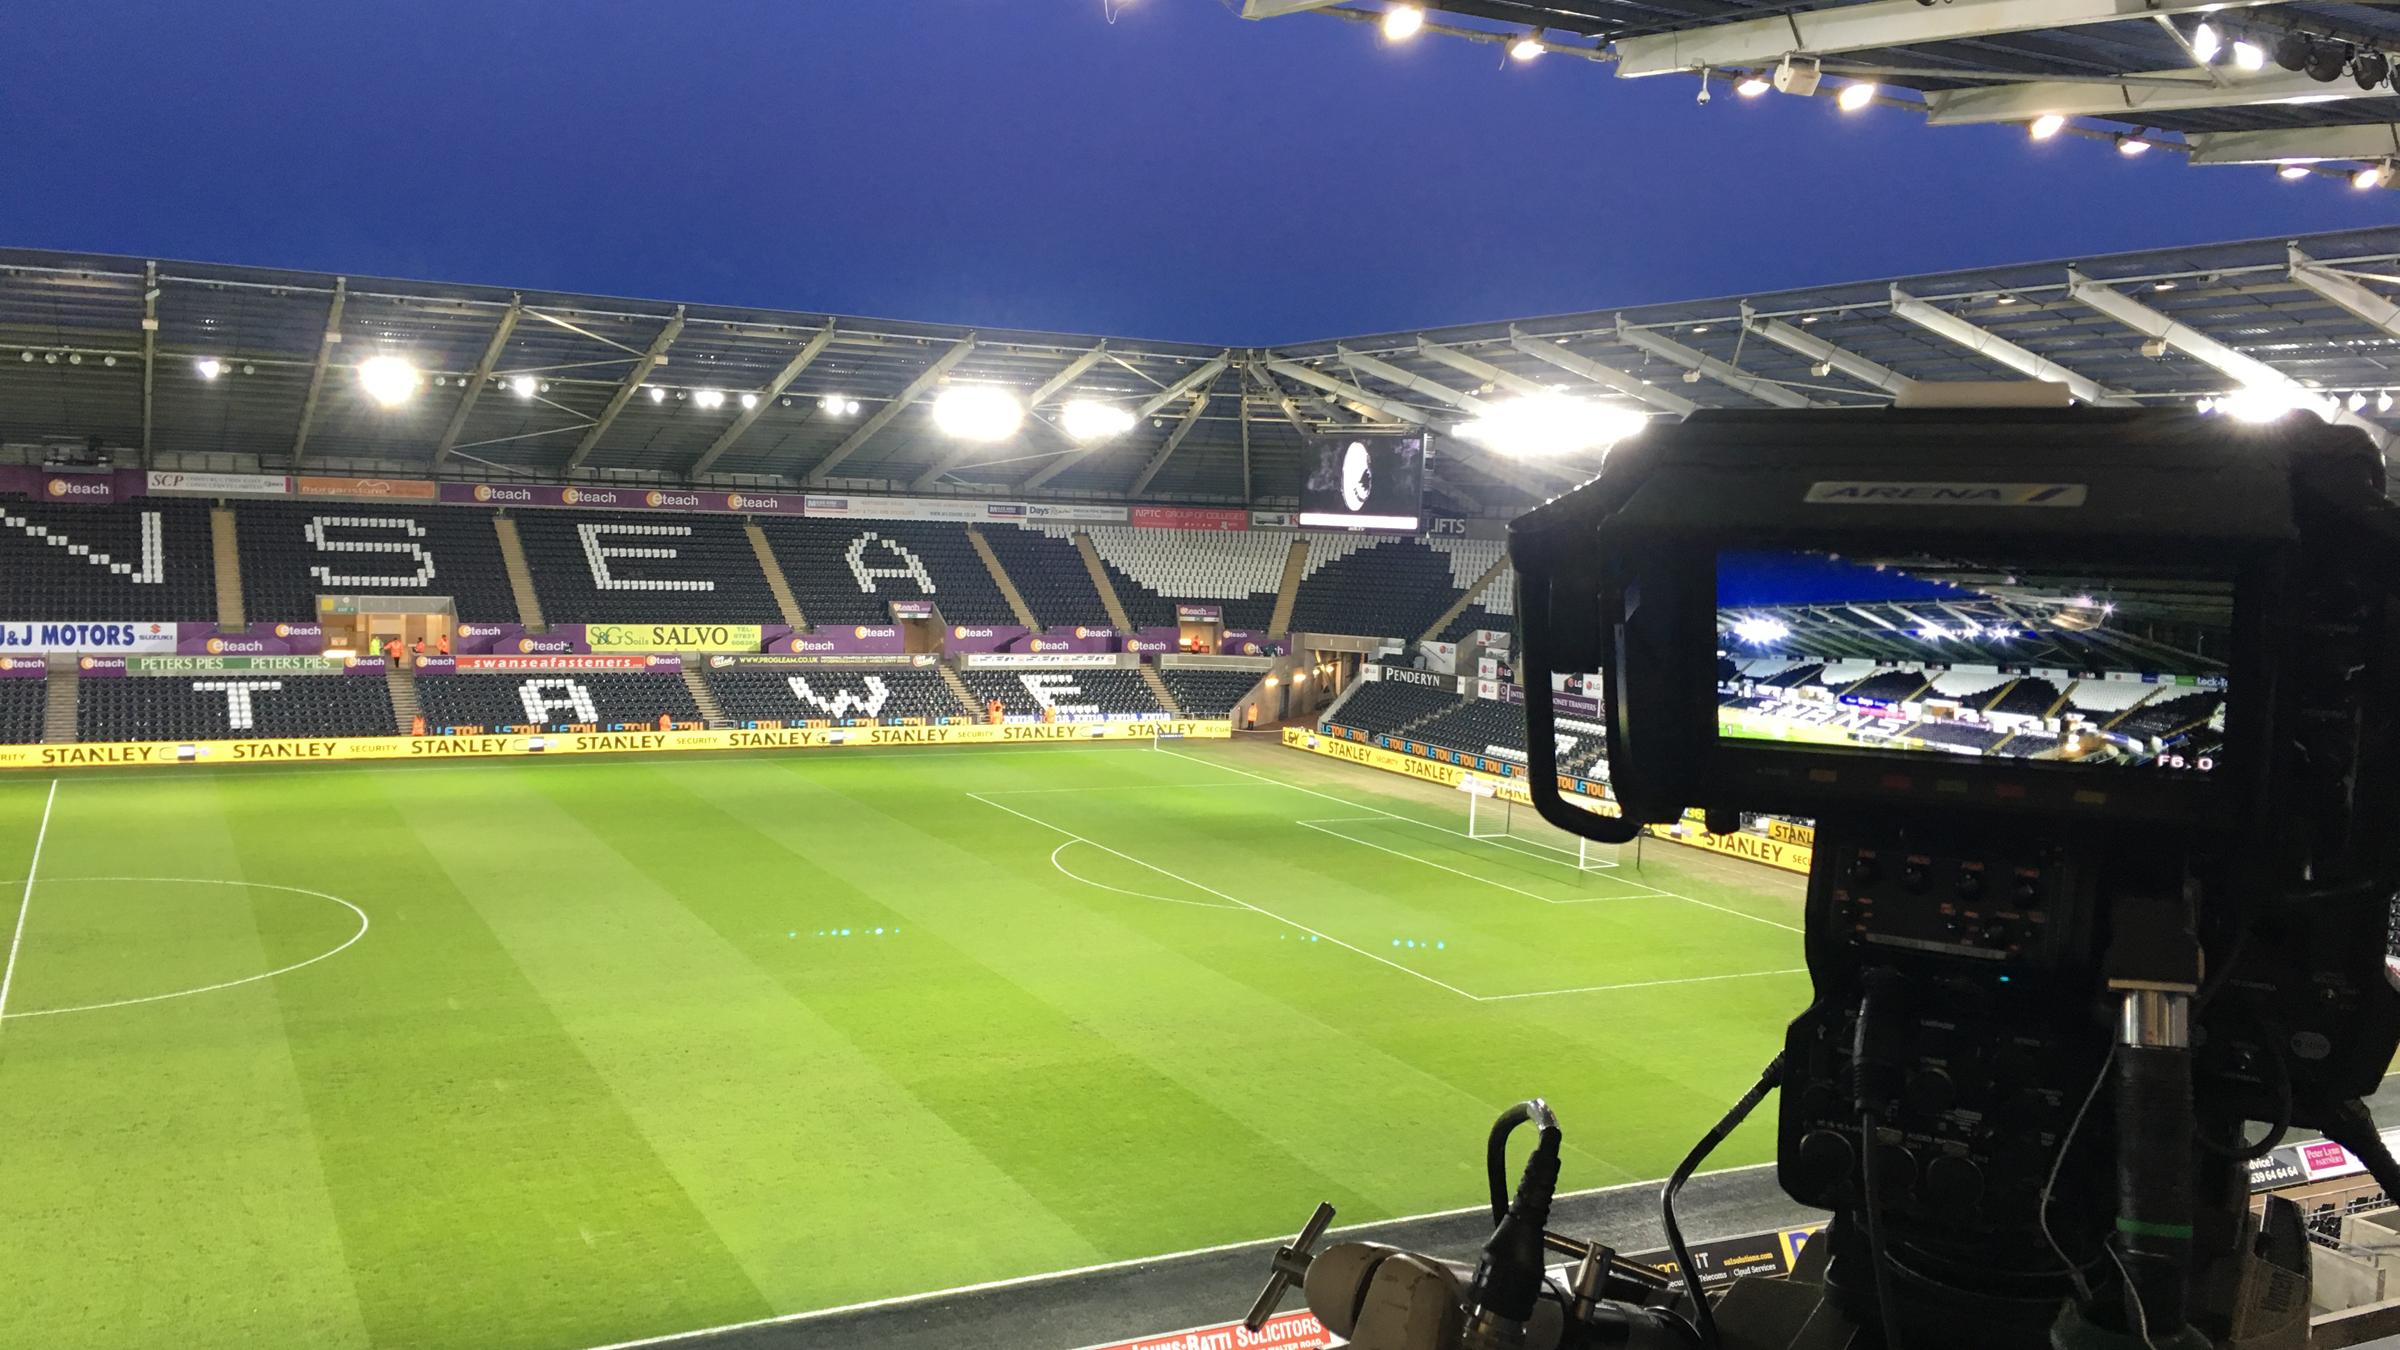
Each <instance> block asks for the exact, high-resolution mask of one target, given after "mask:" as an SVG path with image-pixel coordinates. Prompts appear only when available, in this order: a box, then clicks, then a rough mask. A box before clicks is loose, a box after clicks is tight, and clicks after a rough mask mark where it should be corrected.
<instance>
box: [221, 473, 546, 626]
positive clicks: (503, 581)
mask: <svg viewBox="0 0 2400 1350" xmlns="http://www.w3.org/2000/svg"><path fill="white" fill-rule="evenodd" d="M233 514H234V522H235V525H236V527H237V531H238V534H239V537H240V539H241V559H242V597H243V604H244V606H245V607H246V608H247V610H248V611H249V617H250V618H251V619H253V620H269V621H303V620H313V619H314V618H316V615H317V597H318V596H320V595H328V594H332V595H340V594H352V595H427V596H449V597H450V598H451V599H452V601H453V602H454V604H455V606H456V610H457V617H458V618H460V619H462V620H466V621H468V622H471V623H514V622H516V621H517V598H516V593H515V591H514V590H512V589H511V588H510V586H509V581H508V565H507V564H506V563H505V562H503V561H502V560H501V557H500V536H499V532H498V531H497V530H496V529H495V528H494V525H493V520H494V517H493V513H492V512H490V511H488V510H483V509H481V508H477V507H471V506H426V505H420V504H417V503H413V502H323V503H307V502H270V501H244V502H236V503H235V504H234V507H233Z"/></svg>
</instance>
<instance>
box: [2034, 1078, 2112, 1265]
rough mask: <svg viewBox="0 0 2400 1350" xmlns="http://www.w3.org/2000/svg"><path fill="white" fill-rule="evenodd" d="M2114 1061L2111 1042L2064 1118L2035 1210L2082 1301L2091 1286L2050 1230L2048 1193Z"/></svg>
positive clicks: (2052, 1251)
mask: <svg viewBox="0 0 2400 1350" xmlns="http://www.w3.org/2000/svg"><path fill="white" fill-rule="evenodd" d="M2116 1062H2117V1050H2116V1047H2115V1046H2114V1045H2111V1046H2110V1047H2109V1050H2108V1054H2107V1055H2106V1056H2104V1057H2102V1059H2101V1060H2100V1072H2098V1073H2096V1074H2093V1075H2092V1090H2091V1091H2089V1092H2086V1093H2084V1094H2083V1105H2081V1106H2078V1107H2076V1108H2075V1118H2074V1119H2073V1120H2071V1121H2068V1122H2067V1132H2066V1134H2065V1135H2064V1136H2062V1137H2061V1138H2060V1139H2059V1141H2058V1156H2057V1157H2054V1158H2052V1159H2051V1160H2050V1175H2049V1176H2048V1177H2047V1178H2045V1179H2044V1180H2043V1182H2042V1195H2041V1204H2040V1205H2039V1206H2038V1207H2037V1208H2036V1209H2035V1210H2034V1216H2035V1217H2036V1218H2037V1219H2038V1220H2039V1221H2040V1223H2041V1226H2042V1241H2044V1242H2047V1243H2049V1244H2050V1254H2051V1255H2053V1256H2055V1257H2057V1258H2058V1263H2059V1264H2060V1265H2061V1266H2064V1267H2066V1271H2067V1280H2068V1282H2069V1283H2071V1284H2073V1285H2074V1286H2075V1296H2076V1297H2077V1298H2078V1299H2080V1300H2082V1301H2083V1302H2085V1303H2090V1302H2091V1301H2092V1286H2091V1284H2090V1282H2089V1281H2087V1280H2085V1279H2084V1278H2083V1267H2081V1266H2079V1265H2077V1264H2075V1258H2073V1257H2071V1256H2069V1255H2067V1249H2066V1248H2064V1247H2062V1246H2060V1245H2059V1243H2058V1234H2056V1233H2054V1232H2052V1231H2050V1196H2051V1193H2052V1192H2054V1191H2056V1190H2057V1189H2058V1174H2059V1172H2060V1171H2061V1170H2062V1169H2064V1168H2065V1167H2066V1165H2067V1150H2069V1149H2071V1148H2073V1147H2075V1136H2076V1135H2078V1134H2081V1133H2083V1118H2084V1117H2085V1116H2087V1115H2089V1114H2091V1110H2092V1103H2093V1102H2096V1101H2098V1100H2099V1099H2100V1087H2101V1085H2102V1084H2104V1083H2106V1082H2107V1081H2108V1070H2109V1066H2110V1065H2112V1064H2115V1063H2116ZM2112 1255H2113V1253H2112Z"/></svg>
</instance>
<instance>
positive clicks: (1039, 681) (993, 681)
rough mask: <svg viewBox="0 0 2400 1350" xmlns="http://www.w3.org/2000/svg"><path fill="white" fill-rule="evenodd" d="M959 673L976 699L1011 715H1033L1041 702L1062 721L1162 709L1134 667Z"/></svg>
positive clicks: (1152, 714)
mask: <svg viewBox="0 0 2400 1350" xmlns="http://www.w3.org/2000/svg"><path fill="white" fill-rule="evenodd" d="M960 674H961V678H963V679H964V680H965V681H966V684H967V688H968V689H969V690H970V691H971V692H973V694H974V695H975V697H976V698H977V699H978V700H979V701H982V702H987V703H988V702H990V701H991V700H992V699H998V700H1000V706H1001V708H1002V709H1003V710H1004V711H1006V712H1007V714H1008V715H1009V716H1011V717H1036V718H1038V717H1040V716H1041V715H1042V710H1043V709H1044V708H1048V709H1051V710H1052V711H1054V712H1055V713H1057V715H1058V720H1059V721H1061V722H1088V721H1096V720H1100V719H1103V718H1123V717H1161V716H1164V715H1165V712H1166V710H1165V709H1163V708H1161V707H1159V706H1158V698H1157V696H1156V695H1154V694H1152V693H1151V692H1150V686H1149V685H1148V684H1147V683H1146V682H1144V681H1143V679H1142V677H1141V673H1140V672H1138V671H1132V670H969V671H962V672H961V673H960Z"/></svg>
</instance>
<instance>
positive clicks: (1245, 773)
mask: <svg viewBox="0 0 2400 1350" xmlns="http://www.w3.org/2000/svg"><path fill="white" fill-rule="evenodd" d="M1158 753H1159V754H1162V755H1173V756H1174V757H1175V758H1177V759H1188V760H1190V761H1191V762H1193V763H1194V764H1206V765H1208V766H1209V767H1210V768H1212V769H1221V770H1223V771H1224V772H1226V773H1238V774H1240V775H1241V776H1242V777H1244V778H1255V779H1257V780H1258V781H1259V782H1262V783H1268V784H1272V785H1273V786H1275V787H1279V788H1290V789H1291V790H1292V791H1294V792H1305V793H1307V794H1308V795H1309V796H1311V797H1323V798H1324V799H1325V800H1327V801H1329V802H1340V803H1341V804H1342V805H1344V806H1347V807H1350V808H1352V809H1353V810H1358V811H1373V812H1375V813H1377V814H1378V815H1384V816H1389V817H1391V818H1392V819H1393V820H1405V821H1407V822H1408V823H1409V824H1411V825H1422V826H1424V827H1426V828H1427V829H1433V830H1440V831H1442V832H1443V833H1445V834H1461V833H1462V832H1461V831H1458V830H1453V829H1451V828H1450V827H1449V826H1447V825H1437V824H1435V823H1434V822H1432V821H1430V820H1420V819H1418V818H1417V817H1415V816H1408V815H1402V814H1401V813H1400V812H1398V811H1386V810H1384V809H1383V808H1382V807H1380V806H1370V805H1368V804H1367V803H1365V802H1354V801H1350V800H1348V799H1347V798H1343V797H1336V796H1334V795H1333V794H1332V793H1330V792H1319V791H1317V790H1316V789H1315V788H1311V787H1302V786H1300V785H1299V784H1298V783H1286V782H1284V781H1283V780H1282V779H1280V778H1269V777H1267V776H1266V775H1265V774H1263V773H1252V772H1250V771H1249V770H1248V769H1237V768H1235V767H1234V766H1232V765H1231V764H1219V763H1217V762H1216V761H1215V760H1213V759H1202V758H1200V757H1199V756H1198V755H1187V754H1185V753H1184V752H1182V751H1181V750H1165V749H1161V750H1160V751H1158ZM1609 880H1611V881H1618V882H1623V884H1625V885H1627V886H1639V887H1641V888H1642V889H1643V890H1645V891H1648V892H1650V893H1651V894H1652V895H1657V896H1663V897H1665V898H1666V899H1669V900H1681V901H1683V902H1684V903H1686V904H1692V905H1698V906H1700V907H1701V908H1702V909H1713V910H1716V911H1717V912H1718V913H1720V914H1730V915H1732V916H1733V917H1735V918H1737V919H1748V920H1749V921H1750V922H1752V923H1763V924H1765V925H1766V926H1767V927H1769V928H1780V929H1782V930H1783V931H1785V932H1787V933H1797V932H1800V931H1802V930H1801V929H1800V928H1799V927H1797V926H1796V925H1793V924H1788V923H1784V922H1782V921H1780V920H1777V919H1770V918H1766V917H1764V916H1763V915H1758V914H1747V913H1744V912H1743V911H1741V910H1738V909H1732V908H1729V907H1727V906H1724V905H1719V904H1712V903H1710V902H1709V901H1706V900H1695V899H1693V898H1692V897H1691V896H1688V895H1677V894H1676V893H1675V892H1673V891H1667V890H1661V889H1659V888H1658V887H1656V886H1653V885H1650V884H1649V883H1648V882H1643V881H1631V880H1627V879H1626V878H1623V877H1611V878H1609Z"/></svg>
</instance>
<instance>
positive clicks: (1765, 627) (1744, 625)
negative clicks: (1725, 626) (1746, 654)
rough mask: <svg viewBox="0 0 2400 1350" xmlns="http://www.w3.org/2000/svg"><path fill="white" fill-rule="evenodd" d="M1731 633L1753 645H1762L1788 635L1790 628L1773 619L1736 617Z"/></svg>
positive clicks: (1782, 638)
mask: <svg viewBox="0 0 2400 1350" xmlns="http://www.w3.org/2000/svg"><path fill="white" fill-rule="evenodd" d="M1733 635H1734V636H1735V637H1737V638H1740V639H1741V640H1742V641H1744V642H1747V643H1749V644H1750V645H1751V646H1753V647H1763V646H1765V645H1767V644H1768V643H1770V642H1781V641H1783V640H1784V639H1785V638H1787V637H1790V636H1791V635H1792V630H1791V629H1789V628H1787V627H1785V626H1784V625H1783V624H1782V623H1780V622H1778V621H1776V620H1774V619H1761V618H1748V619H1736V620H1734V621H1733Z"/></svg>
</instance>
